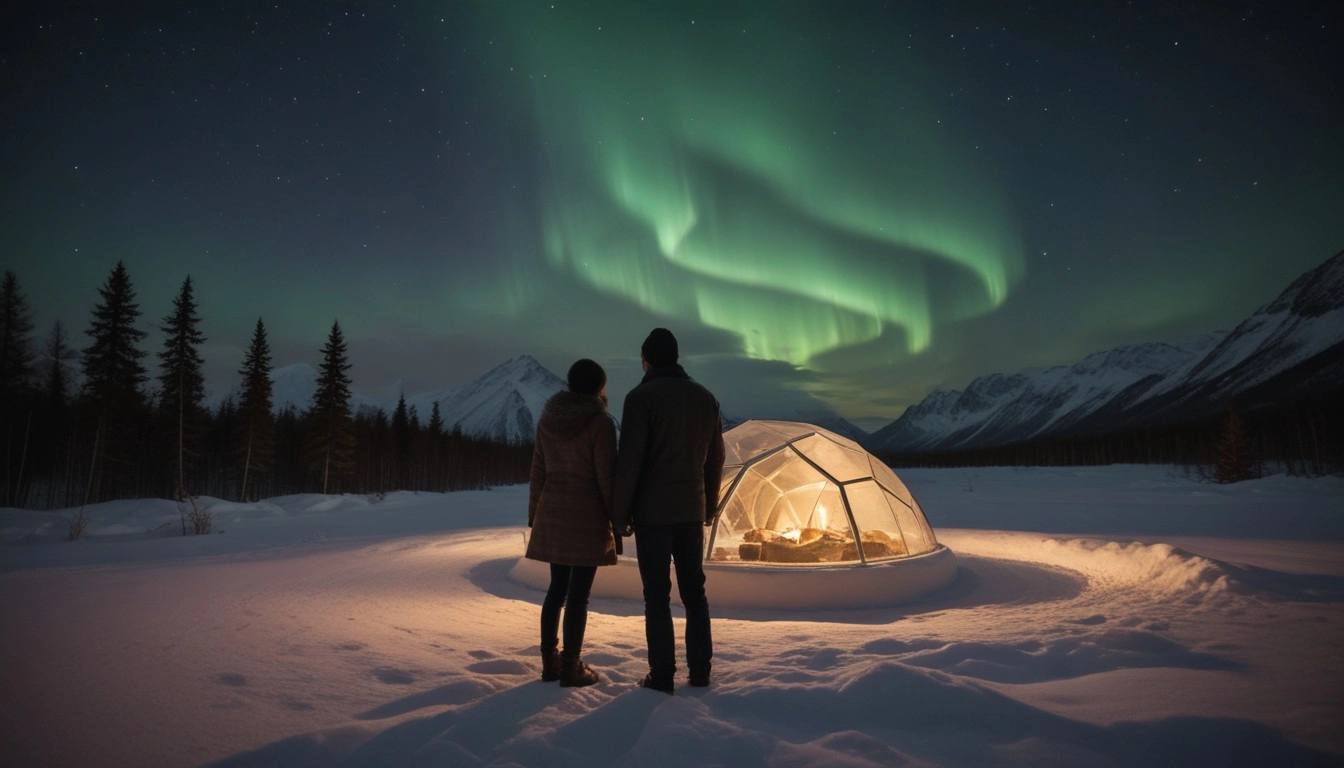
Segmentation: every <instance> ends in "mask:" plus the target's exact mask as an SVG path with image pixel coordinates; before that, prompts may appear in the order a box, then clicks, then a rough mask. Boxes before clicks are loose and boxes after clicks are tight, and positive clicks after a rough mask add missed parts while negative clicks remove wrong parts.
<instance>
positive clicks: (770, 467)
mask: <svg viewBox="0 0 1344 768" xmlns="http://www.w3.org/2000/svg"><path fill="white" fill-rule="evenodd" d="M723 441H724V448H725V452H726V455H725V459H724V468H723V485H722V487H721V489H720V493H719V511H718V519H717V520H716V521H715V523H714V526H713V528H712V530H711V533H710V536H709V541H708V542H707V544H706V553H707V556H706V560H707V561H709V562H751V563H767V564H772V565H789V564H800V565H807V564H814V565H815V564H828V565H829V564H836V563H870V562H874V561H881V560H890V559H895V558H903V557H914V556H916V555H922V554H925V553H927V552H931V551H933V550H935V549H937V548H938V547H939V544H938V541H937V540H936V539H935V538H934V535H933V529H932V528H930V527H929V522H928V520H927V519H925V517H924V511H923V510H922V509H920V507H919V503H918V502H916V501H915V499H914V497H913V496H911V495H910V490H909V489H908V488H906V487H905V483H902V482H901V481H900V479H899V478H898V477H896V473H895V472H892V471H891V468H890V467H888V466H886V465H885V464H883V463H882V462H881V461H879V460H878V459H877V458H876V457H874V456H873V455H871V454H869V453H868V452H867V451H865V450H864V449H863V448H862V447H860V446H859V444H858V443H856V442H854V441H853V440H850V439H848V438H845V437H841V436H840V435H837V434H835V433H833V432H830V431H828V430H825V429H822V428H821V427H817V426H813V425H811V424H803V423H801V422H792V421H748V422H747V423H745V424H742V425H740V426H737V427H734V428H733V429H730V430H728V431H727V432H725V433H724V435H723Z"/></svg>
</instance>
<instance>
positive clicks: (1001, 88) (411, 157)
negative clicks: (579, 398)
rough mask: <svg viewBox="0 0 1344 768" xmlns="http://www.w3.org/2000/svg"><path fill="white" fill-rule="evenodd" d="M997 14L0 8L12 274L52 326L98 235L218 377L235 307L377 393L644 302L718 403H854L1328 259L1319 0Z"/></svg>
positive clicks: (741, 413) (1331, 98)
mask: <svg viewBox="0 0 1344 768" xmlns="http://www.w3.org/2000/svg"><path fill="white" fill-rule="evenodd" d="M1008 5H1011V4H1001V3H943V4H900V3H877V2H872V3H859V2H852V3H851V2H841V3H801V2H736V3H731V2H730V3H722V2H712V3H711V2H704V3H697V2H691V3H642V2H641V3H629V2H586V3H566V2H553V3H552V2H541V3H530V2H507V3H506V2H453V3H430V2H416V3H411V4H409V5H405V4H398V5H395V6H393V5H390V4H369V5H367V6H366V5H360V4H356V3H331V4H317V3H302V4H279V5H277V4H274V3H272V4H253V3H246V2H245V3H235V4H228V5H226V6H224V7H213V6H211V7H204V6H200V5H198V4H195V3H182V4H171V3H161V4H159V3H153V4H145V5H140V4H137V5H136V6H134V8H133V9H128V8H126V7H120V6H114V5H109V6H107V7H106V9H102V10H100V9H98V8H94V7H91V6H89V5H87V4H60V3H56V4H49V3H20V4H19V5H18V6H17V7H16V8H13V9H10V10H8V11H6V13H7V14H8V16H7V18H6V23H5V25H4V26H5V29H6V31H5V32H4V34H5V36H6V51H7V53H6V54H5V57H4V59H3V69H4V75H5V76H4V88H5V91H6V95H5V99H4V103H5V106H4V109H5V125H4V134H3V136H4V141H3V154H0V159H2V160H3V162H4V167H5V168H6V169H7V170H6V173H5V178H4V181H3V201H4V211H3V214H0V215H2V216H3V226H4V231H5V232H6V234H7V235H8V236H7V238H6V241H7V242H6V248H7V253H6V254H5V257H4V264H5V267H6V268H11V269H14V270H15V272H16V273H17V274H18V276H19V278H20V281H21V284H22V286H23V287H24V289H25V291H26V292H27V294H28V297H29V301H30V304H32V306H33V308H34V310H35V315H36V319H37V320H38V321H39V329H40V333H44V332H45V328H46V326H47V325H48V324H49V323H50V322H51V321H52V320H54V319H60V320H61V321H62V322H63V323H64V324H65V325H66V327H67V329H68V330H69V331H70V333H71V337H72V340H73V342H74V343H75V344H76V345H82V344H83V342H84V340H83V336H82V332H83V329H84V328H85V326H86V324H87V317H88V312H89V310H90V308H91V307H92V305H93V303H94V302H95V301H96V298H97V295H96V290H97V286H98V285H99V284H100V283H101V282H102V280H103V279H104V278H105V277H106V275H107V273H108V271H110V269H111V267H112V265H113V264H115V263H116V261H117V260H119V259H121V260H124V261H125V262H126V265H127V267H128V269H129V271H130V274H131V277H132V279H133V280H134V281H135V285H136V289H137V293H138V297H139V299H140V303H141V308H142V309H143V310H144V313H145V315H144V316H145V319H146V320H147V321H148V322H147V323H146V325H149V324H150V323H156V322H157V321H158V320H159V319H161V318H162V317H163V315H165V314H166V313H167V311H168V306H169V302H170V301H171V297H172V294H173V291H174V290H175V288H176V286H177V284H178V283H180V281H181V280H182V278H183V277H184V276H186V275H187V274H190V275H191V276H192V278H193V282H194V283H195V285H196V287H197V291H198V296H199V297H200V303H201V314H202V317H203V318H204V320H205V329H204V330H205V333H206V335H207V337H209V342H208V346H207V348H206V349H205V350H203V353H204V355H205V357H206V360H207V363H208V365H209V367H210V374H209V376H210V378H209V382H208V383H209V386H210V387H211V388H212V389H214V390H216V391H223V390H227V389H229V388H231V387H232V386H234V384H235V381H234V378H235V374H234V373H233V371H234V370H236V368H237V367H238V364H239V361H240V360H241V348H242V347H243V345H244V344H245V343H246V341H247V337H248V333H249V332H250V330H251V327H252V324H253V323H254V322H255V319H256V317H257V316H261V317H263V318H264V319H265V321H266V323H267V326H268V329H270V331H271V334H272V343H273V346H274V347H275V349H276V362H277V364H281V365H283V364H285V363H288V362H295V361H300V360H304V361H309V362H312V361H315V360H316V357H317V350H318V349H319V348H320V346H321V343H322V337H323V334H324V333H325V329H327V328H328V327H329V326H330V323H331V320H332V319H333V318H338V319H339V320H340V321H341V324H342V327H343V328H344V329H345V330H346V335H347V338H349V339H350V340H351V353H352V360H353V362H354V364H355V368H354V370H353V371H352V374H353V376H354V379H355V385H356V388H357V389H359V390H362V391H365V392H369V393H378V392H382V393H386V392H389V391H392V390H394V389H395V388H398V387H402V388H405V390H406V391H407V392H408V393H413V392H417V391H422V390H427V389H435V388H440V387H445V386H452V385H454V384H458V383H461V382H463V381H466V380H468V379H470V378H472V377H474V376H476V375H479V374H480V373H481V372H483V371H484V370H486V369H488V368H490V367H492V366H493V365H495V364H497V363H499V362H502V361H503V360H505V359H507V358H509V357H513V356H516V355H518V354H523V353H528V354H532V355H533V356H535V357H537V358H538V359H539V360H541V362H542V363H543V364H545V365H547V366H548V367H549V368H551V369H552V370H554V371H556V372H558V373H563V371H564V370H565V369H566V368H567V367H568V365H569V363H570V362H571V361H572V360H573V359H574V358H576V357H582V356H586V357H592V358H594V359H597V360H598V361H599V362H602V363H603V364H604V365H605V366H606V367H607V368H608V371H609V373H610V374H611V377H612V387H611V389H612V394H613V397H614V398H617V399H618V398H619V397H621V396H622V395H623V393H624V390H625V389H626V388H628V387H629V386H630V385H632V384H633V383H634V381H635V380H636V377H637V374H638V346H639V342H640V341H641V340H642V339H643V336H644V334H645V333H647V331H648V329H649V328H651V327H653V326H655V325H664V326H667V327H669V328H672V329H673V330H674V331H675V332H676V333H677V334H678V336H679V337H680V338H681V340H682V349H683V355H684V356H685V357H686V361H685V362H686V363H687V368H688V369H689V370H690V371H691V372H692V374H693V375H695V376H696V377H697V378H699V379H701V380H703V381H704V382H705V383H706V384H708V385H709V386H710V387H711V389H714V390H715V392H716V393H717V394H718V395H719V397H720V399H721V400H722V401H723V403H724V407H725V410H726V411H727V412H728V413H730V414H731V415H733V416H735V417H738V418H747V417H778V418H790V417H796V416H798V415H808V414H811V413H815V412H819V411H825V410H834V411H836V412H838V413H839V414H840V415H843V416H845V417H847V418H850V419H851V420H854V421H856V422H857V423H860V424H861V425H864V426H869V427H872V426H877V425H880V424H881V423H883V422H885V421H889V420H890V419H893V418H895V417H896V416H898V415H899V413H900V411H901V410H902V409H903V408H904V406H906V405H908V404H910V403H912V402H915V401H918V400H919V399H920V398H922V397H923V396H924V395H925V394H927V392H928V391H929V390H930V389H931V388H933V387H936V386H962V385H964V384H965V383H966V382H967V381H969V379H971V378H973V377H974V376H976V375H981V374H984V373H989V372H993V371H1011V370H1017V369H1020V368H1024V367H1028V366H1040V365H1053V364H1060V363H1068V362H1072V361H1073V360H1076V359H1077V358H1078V357H1080V356H1082V355H1085V354H1087V353H1089V352H1093V351H1097V350H1099V349H1102V348H1105V347H1107V346H1113V345H1116V344H1120V343H1133V342H1141V341H1150V340H1168V339H1176V338H1181V337H1183V336H1186V335H1191V334H1194V333H1200V332H1204V331H1208V330H1213V329H1216V328H1227V327H1230V325H1231V324H1233V323H1235V322H1237V321H1238V320H1240V319H1241V318H1243V317H1244V316H1246V315H1247V314H1249V313H1250V312H1251V311H1253V310H1254V309H1255V308H1256V307H1257V306H1259V305H1260V304H1262V303H1264V302H1265V301H1268V300H1269V299H1270V298H1272V297H1273V295H1274V294H1276V293H1277V292H1278V291H1279V290H1281V289H1282V288H1283V287H1284V286H1286V285H1287V283H1288V282H1289V281H1291V280H1292V279H1293V278H1295V277H1296V276H1297V275H1298V274H1300V273H1301V272H1303V271H1305V270H1306V269H1308V268H1310V267H1312V266H1314V265H1315V264H1317V263H1319V262H1320V261H1322V260H1324V259H1325V258H1326V257H1327V256H1329V255H1331V254H1332V253H1334V252H1336V251H1337V250H1338V249H1339V248H1340V247H1341V246H1344V216H1340V215H1339V212H1340V211H1341V210H1344V142H1341V141H1340V140H1339V138H1338V133H1339V128H1340V126H1341V125H1344V120H1341V118H1342V117H1344V108H1342V107H1344V104H1342V103H1341V102H1342V97H1341V95H1340V89H1339V87H1338V83H1339V82H1340V81H1341V80H1340V76H1341V72H1340V61H1339V57H1338V54H1337V53H1335V52H1334V48H1333V42H1332V41H1334V40H1335V39H1336V38H1337V37H1338V34H1339V30H1337V29H1331V28H1330V27H1329V26H1328V21H1327V19H1326V18H1325V16H1324V14H1323V11H1322V10H1320V9H1318V8H1316V7H1315V6H1313V5H1310V4H1301V5H1296V4H1286V5H1285V4H1269V3H1253V4H1250V5H1248V6H1238V7H1237V8H1227V9H1219V8H1213V7H1196V8H1181V9H1172V8H1169V7H1168V6H1167V4H1163V3H1143V2H1139V3H1131V4H1125V5H1119V4H1117V5H1116V6H1115V7H1102V8H1078V7H1075V5H1076V4H1066V3H1060V4H1044V5H1041V4H1035V5H1033V6H1031V7H1030V8H1028V7H1026V6H1022V7H1020V8H1014V7H1007V6H1008ZM930 6H931V7H930ZM147 330H149V329H148V328H147ZM151 343H152V339H151Z"/></svg>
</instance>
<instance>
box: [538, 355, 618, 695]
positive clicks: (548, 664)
mask: <svg viewBox="0 0 1344 768" xmlns="http://www.w3.org/2000/svg"><path fill="white" fill-rule="evenodd" d="M606 387H607V373H606V371H604V370H602V366H600V365H598V364H597V363H595V362H593V361H592V360H588V359H584V360H579V361H577V362H576V363H574V365H572V366H570V369H569V389H568V390H567V391H565V390H562V391H560V392H557V393H556V394H555V395H554V396H552V397H551V399H550V400H547V401H546V406H545V407H544V408H543V409H542V411H541V418H540V419H539V420H538V421H537V440H536V448H535V449H534V450H533V452H532V477H531V483H530V489H529V490H530V493H529V496H528V504H527V524H528V526H529V527H531V529H532V536H531V538H530V539H529V540H528V542H527V556H528V557H529V558H532V559H533V560H541V561H543V562H547V563H550V564H551V585H550V588H549V589H547V590H546V600H545V601H544V602H543V603H542V605H541V679H542V680H545V681H551V680H556V679H559V681H560V685H562V686H581V685H592V684H593V683H596V682H597V673H596V672H594V671H593V670H592V668H591V667H589V666H588V665H586V664H584V663H583V660H582V657H581V652H582V650H583V634H584V630H585V629H586V627H587V625H588V594H589V592H591V591H592V587H593V577H594V576H595V575H596V574H597V566H599V565H615V564H616V540H615V539H614V537H613V536H612V534H611V498H612V483H613V481H614V479H615V475H616V422H615V420H614V419H612V418H611V415H610V414H609V413H607V389H606ZM562 610H563V611H564V619H565V621H564V640H565V644H564V650H563V651H560V652H559V653H557V647H558V646H559V643H560V638H559V636H558V634H559V629H560V614H561V611H562Z"/></svg>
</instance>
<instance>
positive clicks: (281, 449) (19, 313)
mask: <svg viewBox="0 0 1344 768" xmlns="http://www.w3.org/2000/svg"><path fill="white" fill-rule="evenodd" d="M99 293H100V297H101V298H100V301H99V302H98V304H97V306H96V307H95V308H94V310H93V315H92V317H91V319H90V322H89V327H88V329H87V330H86V331H85V333H86V334H87V337H88V344H87V346H85V347H83V348H82V349H79V350H76V349H74V348H72V346H71V342H70V340H69V337H68V336H67V332H66V330H65V329H64V328H63V327H62V326H61V324H60V323H59V322H57V323H56V324H55V325H54V326H53V327H52V329H51V332H50V334H48V335H47V337H46V340H45V342H44V343H42V344H41V345H40V348H39V346H38V344H37V343H36V341H35V339H34V335H33V322H32V319H31V318H32V316H31V312H30V308H29V306H28V303H27V299H26V298H25V296H24V294H23V292H22V290H21V289H20V286H19V280H18V277H17V276H16V275H15V274H14V272H13V271H8V270H7V271H6V272H5V276H4V283H3V287H2V289H0V387H3V390H2V391H0V439H3V440H4V444H3V446H0V459H2V460H3V462H4V467H3V477H0V480H3V487H2V488H0V492H2V493H3V495H2V496H0V506H14V507H28V508H35V509H50V508H62V507H74V506H82V505H84V504H89V503H94V502H100V501H107V500H110V499H121V498H143V497H159V498H168V499H178V500H184V501H186V500H189V499H191V498H193V497H195V496H200V495H208V496H215V497H219V498H224V499H234V500H255V499H259V498H266V497H270V496H278V495H283V494H290V493H305V492H317V493H382V492H386V491H391V490H398V489H404V490H425V491H448V490H457V489H465V488H483V487H487V486H493V485H502V484H510V483H518V482H525V481H526V480H527V476H528V467H529V464H530V461H531V451H532V447H531V445H530V444H522V445H519V444H499V443H496V442H491V441H488V440H483V439H479V438H474V437H470V436H466V435H462V434H461V433H460V432H458V431H453V430H447V429H445V428H444V424H443V420H442V418H441V416H440V414H439V411H438V406H437V404H436V405H435V407H434V409H433V411H432V412H431V413H429V414H425V415H422V414H417V413H416V412H415V411H414V409H407V407H406V403H405V400H404V398H403V400H402V401H401V402H400V403H399V404H398V406H397V408H396V410H395V411H394V412H393V413H391V414H388V413H386V412H384V411H381V410H379V411H377V412H361V413H359V414H352V413H351V409H350V378H349V376H348V372H349V370H350V362H349V360H348V357H347V349H346V344H345V340H344V337H343V335H342V333H341V327H340V324H339V323H338V322H335V323H333V324H332V327H331V332H330V334H329V335H328V337H327V342H326V345H325V346H323V348H322V355H323V361H322V365H321V370H320V373H319V377H318V386H317V393H316V394H315V396H314V399H313V402H312V403H311V405H310V407H308V408H307V409H306V410H303V411H298V410H296V409H295V408H293V407H292V406H290V407H286V408H285V409H283V410H281V411H280V412H279V414H278V415H277V414H275V413H274V412H273V407H272V406H273V403H272V400H271V395H272V392H271V380H270V374H271V356H270V347H269V344H268V342H267V338H266V327H265V324H264V323H263V322H262V321H261V320H260V319H258V320H257V323H256V326H255V328H254V329H253V331H252V337H251V344H250V345H249V346H248V351H247V354H246V355H245V356H244V358H243V359H242V360H240V361H239V363H240V367H239V370H238V374H239V390H238V392H239V394H238V397H237V398H236V399H235V398H233V397H229V398H228V399H226V400H225V401H224V402H223V404H222V405H221V406H219V407H218V408H217V409H213V410H212V409H208V408H206V407H205V405H204V399H205V388H204V377H203V374H202V359H201V357H200V354H199V352H198V350H199V348H200V345H201V344H202V343H203V342H204V341H205V338H204V336H203V335H202V334H201V332H200V330H199V325H200V318H199V316H198V314H197V308H196V302H195V298H194V293H193V286H192V282H191V278H190V277H187V278H186V279H185V280H184V281H183V283H182V288H181V290H180V292H179V293H178V295H177V297H176V298H175V299H174V301H173V305H172V310H171V311H170V312H169V313H168V314H167V315H166V316H165V317H164V318H163V320H162V323H161V324H160V325H159V326H158V327H159V330H161V331H162V332H163V334H164V342H163V348H162V349H161V350H159V352H158V355H157V366H155V371H154V372H153V373H152V374H151V370H150V369H149V368H147V366H146V365H145V362H144V358H145V357H146V353H145V351H144V350H142V349H141V348H140V345H141V343H142V342H143V340H144V339H145V337H146V335H147V334H146V333H145V331H143V330H141V329H140V328H139V327H138V321H139V317H140V314H141V312H140V309H139V305H138V304H137V302H136V298H135V291H134V290H133V288H132V285H131V280H130V276H129V275H128V274H127V271H126V268H125V266H124V265H123V264H121V263H118V264H117V266H116V267H115V268H114V269H113V270H112V273H111V274H110V275H109V277H108V279H107V281H106V282H105V283H104V284H103V286H102V287H101V288H100V289H99ZM76 370H78V371H79V372H80V373H81V374H82V375H81V376H80V381H79V383H78V385H76V382H75V381H74V380H73V376H72V374H73V373H74V371H76ZM192 508H193V509H195V507H194V505H193V506H192ZM187 527H188V526H187V517H186V516H185V515H184V522H183V528H184V531H185V530H186V528H187ZM195 527H196V528H197V532H203V531H201V530H200V529H201V528H202V527H204V528H205V529H206V530H208V529H209V520H208V517H207V518H206V519H205V520H200V519H197V520H196V521H195ZM71 535H72V536H77V535H78V531H75V530H72V532H71Z"/></svg>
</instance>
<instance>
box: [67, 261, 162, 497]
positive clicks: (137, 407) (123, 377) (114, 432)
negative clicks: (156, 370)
mask: <svg viewBox="0 0 1344 768" xmlns="http://www.w3.org/2000/svg"><path fill="white" fill-rule="evenodd" d="M98 293H99V295H100V296H101V297H102V300H101V301H99V303H98V304H97V305H96V306H95V307H94V309H93V320H92V321H91V322H90V324H89V328H88V330H87V331H85V333H86V334H88V336H89V338H90V339H92V342H91V343H90V344H89V346H87V347H85V348H84V350H83V369H84V389H83V404H84V412H85V418H84V420H83V421H84V426H83V428H82V430H81V431H82V432H83V434H84V441H83V442H84V444H85V445H88V446H90V453H89V460H88V464H87V466H88V467H89V476H88V485H87V486H86V490H85V501H86V502H87V501H94V500H100V499H103V498H114V497H116V496H117V495H118V494H135V493H138V492H140V491H141V490H143V489H142V488H141V487H140V485H139V482H138V481H139V477H138V470H139V466H138V464H139V459H140V456H139V453H140V451H141V450H142V449H143V445H142V440H141V438H142V435H143V433H144V431H145V426H146V422H147V421H148V419H147V416H148V403H147V401H146V399H145V395H144V393H143V392H142V391H141V389H140V387H141V385H142V384H144V383H145V381H146V376H145V367H144V365H143V364H141V362H140V359H141V358H142V357H144V356H145V353H144V351H143V350H141V349H140V348H139V344H140V342H142V341H144V338H145V335H146V334H145V332H144V331H142V330H140V329H139V328H137V327H136V326H135V323H136V320H138V319H139V317H140V305H139V304H137V303H136V301H135V289H134V288H133V287H132V286H131V278H130V275H129V274H128V273H127V272H126V265H125V264H123V263H122V262H117V266H116V267H114V268H113V270H112V274H110V275H109V276H108V278H107V282H105V283H104V284H103V286H102V287H101V288H99V289H98ZM113 470H115V471H113Z"/></svg>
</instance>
